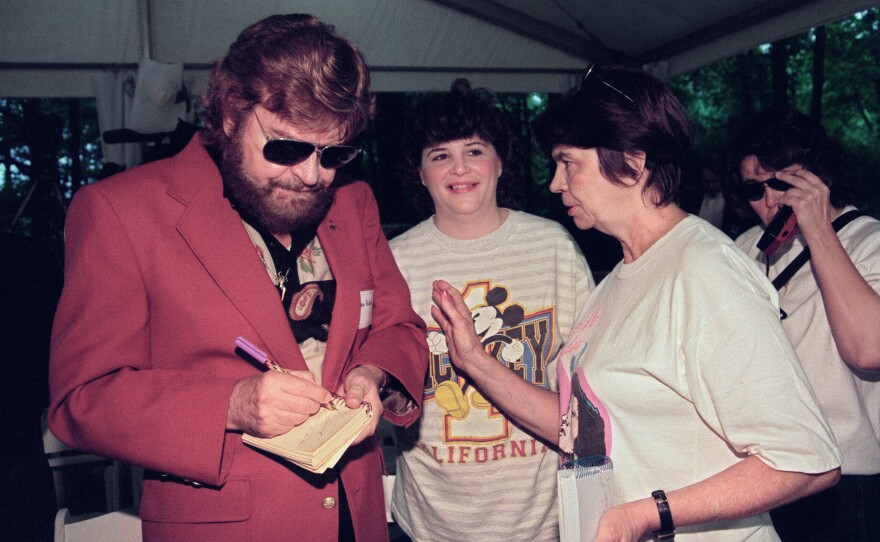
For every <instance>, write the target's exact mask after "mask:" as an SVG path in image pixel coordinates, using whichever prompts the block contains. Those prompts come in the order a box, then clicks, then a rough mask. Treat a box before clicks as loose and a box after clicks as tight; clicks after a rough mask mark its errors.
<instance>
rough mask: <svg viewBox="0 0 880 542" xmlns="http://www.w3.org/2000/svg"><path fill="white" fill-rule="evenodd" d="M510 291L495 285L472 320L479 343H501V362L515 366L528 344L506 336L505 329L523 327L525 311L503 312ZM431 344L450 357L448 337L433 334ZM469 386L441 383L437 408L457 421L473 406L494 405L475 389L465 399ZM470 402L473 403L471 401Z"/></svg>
mask: <svg viewBox="0 0 880 542" xmlns="http://www.w3.org/2000/svg"><path fill="white" fill-rule="evenodd" d="M507 299H508V292H507V289H506V288H503V287H500V286H496V287H494V288H492V289H491V290H489V292H488V293H487V294H486V304H485V305H481V306H479V307H476V308H474V309H471V318H472V319H473V320H474V328H475V329H476V331H477V335H478V336H479V337H480V343H481V344H482V345H483V346H484V347H488V346H489V345H491V344H494V343H502V344H503V345H502V347H501V352H500V353H501V359H502V360H503V361H504V362H505V363H512V362H514V361H516V360H518V359H520V358H522V356H523V353H524V352H525V345H523V343H522V341H520V340H518V339H513V338H511V337H508V336H507V335H504V334H502V333H500V332H501V330H502V329H506V328H510V327H513V326H517V325H519V324H521V323H522V322H523V320H524V318H525V309H524V308H523V307H522V305H520V304H516V303H514V304H511V305H509V306H507V307H505V308H504V309H502V308H501V306H502V305H503V304H504V303H506V302H507ZM428 344H429V347H430V348H431V352H432V353H435V354H447V355H448V354H449V348H448V347H447V345H446V337H445V336H444V335H442V334H441V333H439V332H436V331H432V332H431V333H429V334H428ZM468 388H470V383H469V382H467V381H464V383H463V384H460V383H459V382H458V381H453V380H447V381H445V382H441V383H440V384H439V385H438V386H437V388H436V390H435V391H434V399H435V400H436V401H437V406H439V407H440V408H441V409H443V412H445V413H446V414H448V415H450V416H452V417H453V418H455V419H457V420H463V419H465V418H466V417H467V416H468V414H469V413H470V410H471V405H473V406H475V407H477V408H479V409H482V410H487V409H488V408H489V407H490V406H491V405H490V403H489V401H487V400H486V399H485V398H484V397H483V395H482V394H481V393H480V392H479V391H478V390H476V389H474V391H473V393H471V394H470V397H469V398H468V397H466V395H467V390H468ZM468 399H470V400H468Z"/></svg>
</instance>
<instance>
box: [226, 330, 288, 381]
mask: <svg viewBox="0 0 880 542" xmlns="http://www.w3.org/2000/svg"><path fill="white" fill-rule="evenodd" d="M234 342H235V346H237V347H239V348H241V349H242V350H243V351H244V352H245V353H246V354H247V355H249V356H250V357H252V358H254V359H255V360H257V361H259V362H260V363H262V364H263V365H265V366H266V367H268V368H269V369H272V370H273V371H278V372H281V373H286V372H287V371H285V370H284V369H283V368H282V367H281V366H280V365H278V364H277V363H275V362H274V361H272V360H271V359H269V356H267V355H266V353H265V352H263V351H262V350H260V349H259V348H257V347H256V345H254V343H252V342H250V341H249V340H247V339H245V338H244V337H236V338H235V341H234Z"/></svg>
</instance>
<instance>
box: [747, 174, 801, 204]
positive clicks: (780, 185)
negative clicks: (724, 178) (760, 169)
mask: <svg viewBox="0 0 880 542" xmlns="http://www.w3.org/2000/svg"><path fill="white" fill-rule="evenodd" d="M765 186H769V187H770V188H772V189H773V190H776V191H778V192H785V191H786V190H788V189H789V188H791V185H790V184H788V183H787V182H785V181H780V180H779V179H777V178H776V177H771V178H769V179H767V180H766V181H746V182H744V183H742V184H741V185H740V187H739V190H740V193H741V194H742V195H743V197H744V198H746V199H747V200H749V201H758V200H759V199H761V198H763V197H764V187H765Z"/></svg>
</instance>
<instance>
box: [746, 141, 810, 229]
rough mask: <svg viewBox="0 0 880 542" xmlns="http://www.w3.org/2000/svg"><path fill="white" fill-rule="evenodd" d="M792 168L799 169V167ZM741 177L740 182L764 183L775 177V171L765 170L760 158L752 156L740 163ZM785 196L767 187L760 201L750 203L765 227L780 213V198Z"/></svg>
mask: <svg viewBox="0 0 880 542" xmlns="http://www.w3.org/2000/svg"><path fill="white" fill-rule="evenodd" d="M790 167H795V168H799V166H797V165H795V166H790ZM785 169H788V168H785ZM739 176H740V182H743V183H744V182H746V181H758V182H763V181H766V180H767V179H772V178H773V177H774V170H769V169H764V168H763V167H762V166H761V164H760V162H758V157H756V156H755V155H753V154H751V155H749V156H746V157H745V158H743V160H742V162H740V165H739ZM783 194H785V192H782V191H780V190H774V189H772V188H770V187H769V186H765V188H764V197H763V198H761V199H759V200H758V201H749V205H751V207H752V210H754V211H755V213H756V214H757V215H758V218H760V219H761V222H763V223H764V225H765V226H766V225H767V224H769V223H770V221H771V220H773V217H774V216H776V213H777V212H778V211H779V205H780V203H779V198H781V197H782V195H783Z"/></svg>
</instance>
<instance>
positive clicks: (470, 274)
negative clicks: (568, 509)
mask: <svg viewBox="0 0 880 542" xmlns="http://www.w3.org/2000/svg"><path fill="white" fill-rule="evenodd" d="M390 244H391V250H392V251H393V252H394V256H395V259H396V260H397V264H398V266H399V267H400V270H401V272H402V273H403V276H404V278H405V279H406V281H407V283H408V284H409V289H410V294H411V296H412V303H413V308H414V309H415V311H416V312H417V313H418V314H419V315H420V316H421V317H422V318H424V319H425V321H426V322H427V324H428V333H429V336H428V342H429V347H430V360H429V363H428V376H427V381H426V385H425V397H424V404H423V407H422V416H421V419H420V421H419V422H417V423H416V425H415V426H413V427H412V428H410V429H408V430H406V429H405V430H399V431H398V434H397V444H398V450H399V452H400V455H399V456H398V458H397V477H396V483H395V488H394V493H393V500H392V511H393V513H394V516H395V519H396V521H397V522H398V524H400V526H401V527H402V528H403V530H404V531H405V532H406V533H407V534H408V535H409V536H410V537H412V538H413V539H414V540H419V541H424V540H449V541H456V542H460V541H462V540H505V541H506V540H524V541H525V540H528V541H533V540H558V536H559V535H558V526H557V523H558V517H557V509H556V469H557V467H558V456H557V454H556V453H555V452H553V451H552V450H548V448H547V447H546V446H545V445H544V444H542V443H541V441H540V440H538V439H536V438H535V437H533V436H532V435H530V434H528V433H526V432H525V431H523V430H522V429H520V428H519V427H517V426H516V425H514V424H513V423H512V422H511V421H509V420H508V419H507V418H506V417H505V416H504V415H503V414H502V413H501V412H500V411H499V410H498V409H497V408H495V407H494V406H493V405H492V404H491V403H490V402H489V401H487V400H486V399H485V398H484V397H482V395H480V394H479V392H478V391H477V390H476V389H475V388H474V387H473V386H472V385H470V383H469V381H467V380H464V379H463V378H461V377H459V376H458V375H457V374H456V372H455V370H454V367H453V366H452V365H451V363H450V361H449V354H448V350H447V348H446V341H445V336H444V335H443V334H442V332H441V331H440V327H439V325H438V324H437V323H436V322H434V320H433V318H432V317H431V312H430V308H431V305H432V303H431V285H432V283H433V281H434V280H436V279H443V280H446V281H447V282H449V283H450V284H452V285H453V286H454V287H455V288H458V289H459V291H461V292H462V293H463V296H464V298H465V301H466V302H467V305H468V307H470V308H471V310H472V312H473V315H474V325H475V327H476V329H477V332H478V333H479V334H480V336H481V337H482V339H483V343H484V344H485V345H486V348H487V349H490V351H491V352H492V353H493V354H495V356H496V357H497V358H498V359H499V361H500V362H501V363H505V364H506V365H507V366H508V367H510V369H511V370H513V371H515V372H517V373H518V374H520V375H521V376H522V377H523V378H525V379H526V380H528V381H529V382H533V383H535V384H537V385H540V386H544V387H547V388H551V389H555V369H554V368H553V365H552V364H551V360H552V359H553V356H554V354H555V353H556V351H557V350H558V349H559V346H560V344H561V343H562V341H563V338H564V337H565V336H567V333H568V330H569V329H570V328H571V326H572V324H573V323H574V319H575V317H576V315H577V312H578V309H579V308H580V306H581V305H582V304H583V303H584V301H585V299H586V297H587V295H588V293H589V292H590V291H591V290H592V289H593V287H594V283H593V279H592V275H591V273H590V270H589V267H588V266H587V263H586V261H585V260H584V256H583V254H582V253H581V251H580V250H579V249H578V247H577V245H576V244H575V242H574V240H573V239H572V238H571V236H570V235H569V234H568V232H566V231H565V229H564V228H562V226H560V225H559V224H557V223H555V222H552V221H550V220H546V219H543V218H539V217H536V216H532V215H529V214H526V213H522V212H517V211H510V212H509V215H508V217H507V219H506V220H505V222H504V224H503V225H502V226H501V227H500V228H499V229H497V230H496V231H494V232H492V233H490V234H489V235H486V236H484V237H481V238H479V239H473V240H456V239H453V238H450V237H448V236H446V235H444V234H443V233H441V232H440V231H439V230H438V229H437V228H436V226H435V225H434V222H433V220H432V219H428V220H426V221H424V222H422V223H420V224H418V225H416V226H415V227H414V228H412V229H411V230H409V231H408V232H406V233H404V234H403V235H401V236H399V237H397V238H395V239H392V240H391V243H390Z"/></svg>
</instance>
